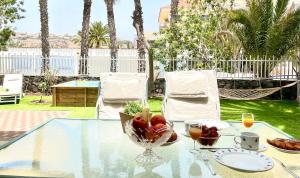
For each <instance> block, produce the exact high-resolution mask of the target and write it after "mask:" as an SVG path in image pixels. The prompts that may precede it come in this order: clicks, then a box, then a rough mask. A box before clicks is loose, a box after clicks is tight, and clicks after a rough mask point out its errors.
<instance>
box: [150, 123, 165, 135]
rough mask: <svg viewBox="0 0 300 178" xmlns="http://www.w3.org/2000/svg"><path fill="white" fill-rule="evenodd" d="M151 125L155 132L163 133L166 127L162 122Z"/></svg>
mask: <svg viewBox="0 0 300 178" xmlns="http://www.w3.org/2000/svg"><path fill="white" fill-rule="evenodd" d="M152 127H153V130H154V131H155V132H156V133H163V132H165V131H166V129H167V126H166V125H164V124H156V125H154V126H152Z"/></svg>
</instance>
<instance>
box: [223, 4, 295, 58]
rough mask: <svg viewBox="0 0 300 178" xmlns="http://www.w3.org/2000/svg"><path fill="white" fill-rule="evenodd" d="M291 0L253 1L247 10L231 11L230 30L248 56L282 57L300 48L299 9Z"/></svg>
mask: <svg viewBox="0 0 300 178" xmlns="http://www.w3.org/2000/svg"><path fill="white" fill-rule="evenodd" d="M288 3H289V0H277V2H275V4H274V3H273V0H260V1H256V0H250V1H249V2H248V3H247V9H239V10H232V11H231V12H230V15H229V22H228V27H229V28H230V30H231V31H233V32H234V34H235V35H236V36H237V38H238V39H239V41H240V44H241V46H242V48H243V50H244V53H245V54H246V55H251V56H267V57H271V56H275V57H276V58H278V59H279V58H280V57H281V56H284V55H285V54H287V53H288V52H289V51H290V50H292V49H294V48H297V47H299V45H300V40H299V39H300V38H299V36H300V8H298V9H294V7H293V6H292V7H289V8H288Z"/></svg>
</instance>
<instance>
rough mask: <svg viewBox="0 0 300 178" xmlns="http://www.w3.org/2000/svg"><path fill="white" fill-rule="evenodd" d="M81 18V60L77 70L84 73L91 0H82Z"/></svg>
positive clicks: (87, 50)
mask: <svg viewBox="0 0 300 178" xmlns="http://www.w3.org/2000/svg"><path fill="white" fill-rule="evenodd" d="M83 6H84V7H83V20H82V30H81V32H82V33H81V51H80V57H81V58H83V60H82V59H81V60H80V63H79V72H80V73H83V74H86V73H87V59H86V58H87V57H88V53H89V45H88V38H89V25H90V15H91V6H92V0H84V5H83Z"/></svg>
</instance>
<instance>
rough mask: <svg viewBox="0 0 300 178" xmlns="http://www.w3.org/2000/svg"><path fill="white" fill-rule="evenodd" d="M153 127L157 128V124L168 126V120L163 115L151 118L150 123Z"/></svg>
mask: <svg viewBox="0 0 300 178" xmlns="http://www.w3.org/2000/svg"><path fill="white" fill-rule="evenodd" d="M150 123H151V125H152V126H155V125H156V124H164V125H166V119H165V118H164V116H161V115H155V116H153V117H152V118H151V121H150Z"/></svg>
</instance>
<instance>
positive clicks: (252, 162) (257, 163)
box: [215, 148, 274, 172]
mask: <svg viewBox="0 0 300 178" xmlns="http://www.w3.org/2000/svg"><path fill="white" fill-rule="evenodd" d="M215 159H216V161H218V162H219V163H221V164H223V165H225V166H228V167H230V168H233V169H237V170H241V171H247V172H261V171H267V170H270V169H272V168H273V165H274V163H273V160H272V159H271V158H269V157H267V156H265V155H264V154H262V153H260V152H256V151H250V150H244V149H235V148H233V149H223V150H218V151H217V152H216V153H215Z"/></svg>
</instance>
